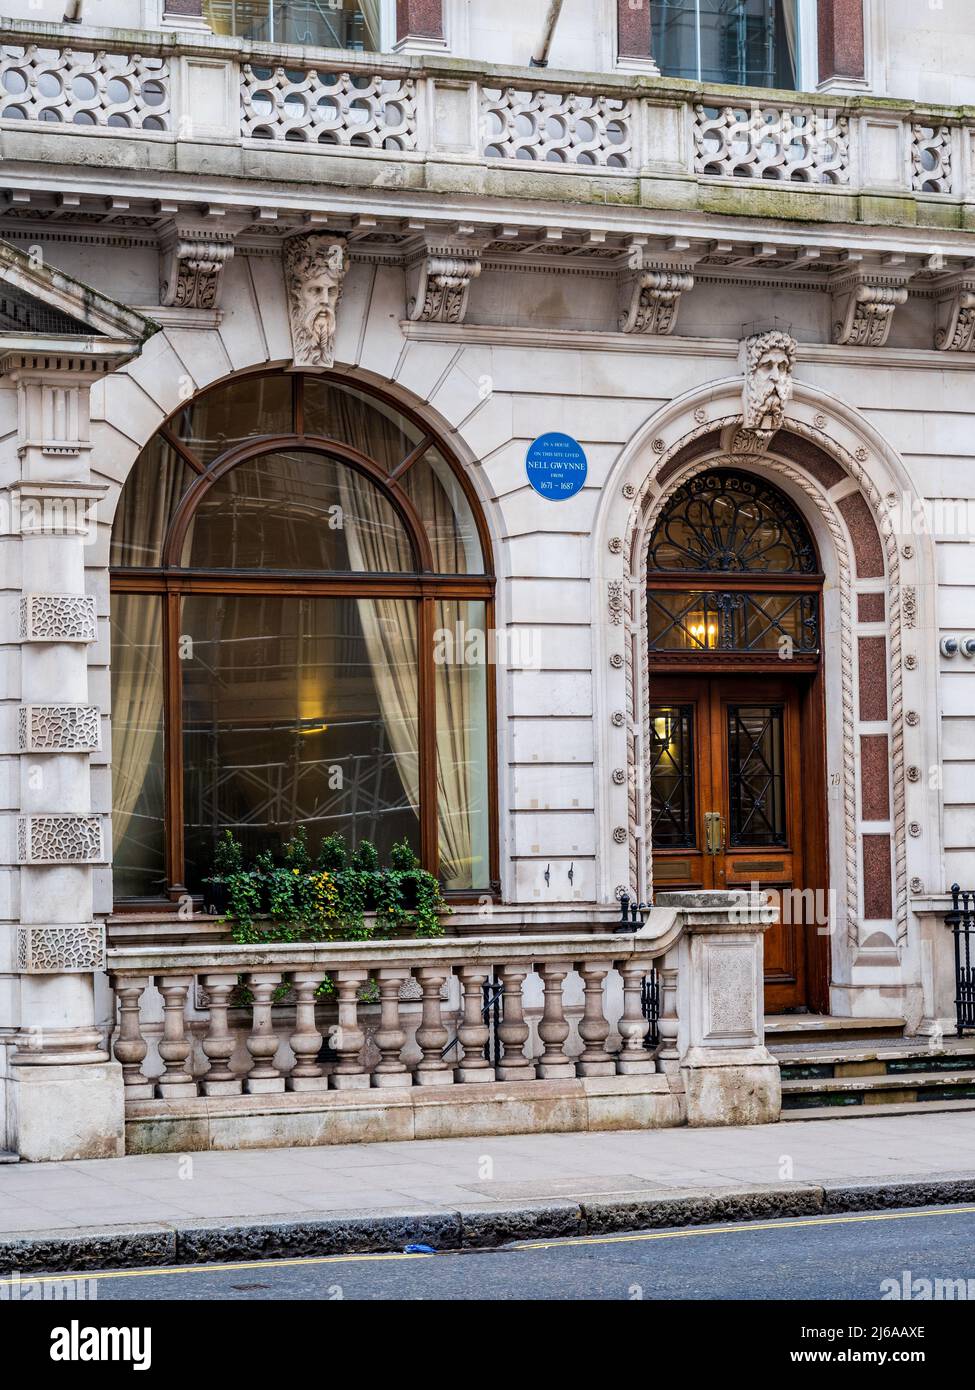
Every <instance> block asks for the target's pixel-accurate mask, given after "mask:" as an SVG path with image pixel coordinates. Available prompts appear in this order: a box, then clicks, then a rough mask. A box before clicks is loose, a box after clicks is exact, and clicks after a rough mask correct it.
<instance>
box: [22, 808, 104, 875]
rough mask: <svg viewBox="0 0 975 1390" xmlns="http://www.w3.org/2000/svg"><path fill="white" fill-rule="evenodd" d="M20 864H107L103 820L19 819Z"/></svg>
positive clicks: (38, 817)
mask: <svg viewBox="0 0 975 1390" xmlns="http://www.w3.org/2000/svg"><path fill="white" fill-rule="evenodd" d="M17 861H18V863H20V864H103V863H104V862H105V852H104V847H103V844H102V820H101V817H100V816H77V815H63V816H61V815H54V816H18V817H17Z"/></svg>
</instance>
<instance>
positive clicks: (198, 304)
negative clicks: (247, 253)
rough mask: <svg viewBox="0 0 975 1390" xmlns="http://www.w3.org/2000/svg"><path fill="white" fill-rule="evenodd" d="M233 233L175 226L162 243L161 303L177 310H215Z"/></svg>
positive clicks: (231, 249) (231, 248)
mask: <svg viewBox="0 0 975 1390" xmlns="http://www.w3.org/2000/svg"><path fill="white" fill-rule="evenodd" d="M233 254H234V242H233V235H232V233H229V232H221V231H219V230H214V229H212V228H202V227H201V228H195V227H194V228H188V227H175V226H174V227H171V228H169V229H167V231H166V232H165V233H164V234H163V236H162V238H161V240H160V243H159V303H160V304H162V305H165V306H171V307H174V308H177V309H215V308H216V307H217V301H218V299H219V297H220V282H221V279H222V277H223V271H224V267H225V266H226V265H227V262H228V261H229V260H230V259H231V257H232V256H233Z"/></svg>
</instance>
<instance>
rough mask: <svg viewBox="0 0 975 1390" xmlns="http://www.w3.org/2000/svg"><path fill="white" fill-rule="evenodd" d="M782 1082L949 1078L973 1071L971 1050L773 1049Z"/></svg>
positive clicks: (974, 1052)
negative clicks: (936, 1075) (923, 1075)
mask: <svg viewBox="0 0 975 1390" xmlns="http://www.w3.org/2000/svg"><path fill="white" fill-rule="evenodd" d="M774 1051H775V1057H776V1060H777V1061H778V1063H779V1066H780V1067H781V1069H782V1080H783V1081H805V1080H830V1079H832V1078H834V1077H835V1078H840V1077H852V1076H902V1077H903V1076H914V1075H917V1074H918V1073H922V1072H932V1073H934V1072H938V1073H940V1074H943V1075H951V1074H953V1073H955V1072H959V1071H975V1046H973V1045H972V1043H971V1042H970V1041H969V1042H966V1043H965V1044H963V1045H958V1046H953V1047H941V1048H938V1049H937V1050H935V1049H932V1048H930V1047H926V1046H924V1045H920V1046H914V1047H896V1046H895V1047H890V1048H866V1049H859V1048H838V1049H836V1050H832V1049H826V1050H820V1049H817V1048H800V1047H796V1048H776V1049H774Z"/></svg>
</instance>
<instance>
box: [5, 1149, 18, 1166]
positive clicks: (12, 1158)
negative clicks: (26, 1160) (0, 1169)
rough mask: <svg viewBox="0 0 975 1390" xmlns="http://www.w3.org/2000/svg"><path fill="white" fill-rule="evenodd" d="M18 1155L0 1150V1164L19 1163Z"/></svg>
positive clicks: (6, 1150)
mask: <svg viewBox="0 0 975 1390" xmlns="http://www.w3.org/2000/svg"><path fill="white" fill-rule="evenodd" d="M19 1162H20V1154H14V1153H11V1152H10V1150H9V1149H0V1163H19Z"/></svg>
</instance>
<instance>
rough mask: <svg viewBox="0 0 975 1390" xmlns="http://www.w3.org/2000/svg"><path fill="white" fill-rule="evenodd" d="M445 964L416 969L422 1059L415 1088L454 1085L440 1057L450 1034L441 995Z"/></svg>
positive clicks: (418, 1039) (448, 1069)
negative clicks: (420, 993)
mask: <svg viewBox="0 0 975 1390" xmlns="http://www.w3.org/2000/svg"><path fill="white" fill-rule="evenodd" d="M449 973H450V971H449V967H447V966H446V965H428V966H424V967H423V968H422V969H421V970H417V972H416V978H417V980H418V981H419V985H420V988H421V990H422V991H423V1008H422V1012H421V1014H420V1026H419V1028H418V1029H417V1030H416V1042H417V1046H418V1047H419V1049H420V1051H421V1052H422V1053H423V1056H422V1057H421V1058H420V1061H419V1062H417V1064H416V1071H415V1072H414V1074H413V1079H414V1081H415V1082H416V1084H417V1085H418V1086H448V1085H450V1084H451V1083H452V1082H453V1079H454V1073H453V1070H452V1068H451V1064H450V1063H449V1062H448V1061H447V1059H446V1058H445V1057H444V1056H443V1050H444V1048H445V1047H446V1045H447V1042H448V1041H449V1038H450V1034H449V1033H448V1032H447V1029H446V1028H445V1027H444V1022H443V1011H442V1009H441V1007H440V993H441V991H442V989H443V987H444V981H445V980H446V979H447V976H448V975H449Z"/></svg>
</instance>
